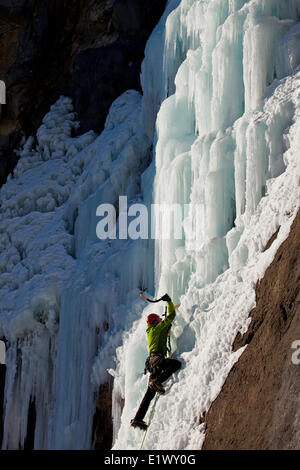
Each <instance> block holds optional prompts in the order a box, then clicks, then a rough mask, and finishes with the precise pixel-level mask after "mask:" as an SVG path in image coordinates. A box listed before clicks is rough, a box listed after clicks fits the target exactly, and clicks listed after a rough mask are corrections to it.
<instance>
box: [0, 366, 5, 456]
mask: <svg viewBox="0 0 300 470" xmlns="http://www.w3.org/2000/svg"><path fill="white" fill-rule="evenodd" d="M5 373H6V365H5V364H0V449H1V444H2V438H3V402H4V388H5Z"/></svg>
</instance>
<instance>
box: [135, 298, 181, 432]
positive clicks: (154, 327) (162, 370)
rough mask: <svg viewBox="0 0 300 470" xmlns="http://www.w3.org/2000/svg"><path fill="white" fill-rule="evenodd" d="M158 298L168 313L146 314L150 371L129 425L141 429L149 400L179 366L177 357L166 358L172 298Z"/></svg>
mask: <svg viewBox="0 0 300 470" xmlns="http://www.w3.org/2000/svg"><path fill="white" fill-rule="evenodd" d="M160 300H164V301H166V302H168V315H167V316H166V318H165V319H164V320H162V318H161V317H160V316H159V315H157V314H156V313H150V315H148V316H147V325H148V326H147V329H146V332H147V339H148V346H149V357H148V358H147V361H146V366H147V368H148V370H149V372H150V378H149V384H148V388H147V391H146V393H145V395H144V398H143V400H142V402H141V404H140V406H139V409H138V411H137V413H136V415H135V417H134V419H132V420H131V426H133V427H138V428H140V429H142V430H146V429H147V424H146V423H145V421H143V419H144V416H145V414H146V413H147V410H148V408H149V405H150V402H151V400H152V399H153V398H154V396H155V394H156V392H158V393H159V394H164V393H165V389H164V387H163V386H162V383H163V382H164V381H165V380H167V379H168V378H169V377H170V376H171V375H172V374H173V373H174V372H176V371H177V370H178V369H179V368H180V367H181V362H180V361H178V360H177V359H170V358H167V357H166V355H167V339H168V332H169V330H170V328H171V324H172V321H173V320H174V318H175V316H176V311H175V307H174V305H173V302H172V300H171V299H170V297H169V296H168V294H165V295H164V296H163V297H162V298H161V299H160Z"/></svg>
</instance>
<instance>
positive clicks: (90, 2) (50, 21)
mask: <svg viewBox="0 0 300 470" xmlns="http://www.w3.org/2000/svg"><path fill="white" fill-rule="evenodd" d="M165 5H166V0H152V1H150V0H144V1H143V2H141V1H140V0H55V1H53V0H45V1H43V2H40V1H39V0H26V1H25V0H16V1H14V2H11V1H9V0H0V49H1V57H0V80H3V81H4V82H5V84H6V91H7V99H6V103H7V104H6V105H2V109H1V110H0V185H2V184H3V183H4V182H5V181H6V178H7V175H8V174H9V173H10V172H11V171H12V170H13V168H14V166H15V164H16V162H17V158H18V157H17V155H16V154H15V152H14V149H16V148H18V146H19V144H20V141H21V139H22V137H23V138H24V137H25V138H26V137H28V136H29V135H32V134H34V132H35V130H36V129H37V128H38V127H39V125H40V123H41V120H42V118H43V116H44V115H45V113H46V112H48V110H49V107H50V106H51V104H53V103H54V102H55V101H56V100H57V98H58V97H59V96H60V95H61V94H64V95H67V96H70V97H71V98H72V99H73V102H74V106H75V111H76V112H77V113H78V119H79V120H80V122H81V127H80V130H79V132H80V133H83V132H85V131H87V130H90V129H93V130H95V131H96V132H100V131H101V130H102V128H103V124H104V121H105V118H106V115H107V112H108V109H109V107H110V105H111V103H112V102H113V101H114V99H116V98H117V97H118V96H119V95H120V94H121V93H122V92H124V91H126V90H128V89H138V90H139V89H140V77H139V74H140V66H141V61H142V59H143V54H144V49H145V44H146V41H147V39H148V37H149V35H150V33H151V31H152V30H153V28H154V26H155V25H156V23H157V22H158V20H159V18H160V16H161V14H162V12H163V10H164V7H165ZM0 106H1V105H0Z"/></svg>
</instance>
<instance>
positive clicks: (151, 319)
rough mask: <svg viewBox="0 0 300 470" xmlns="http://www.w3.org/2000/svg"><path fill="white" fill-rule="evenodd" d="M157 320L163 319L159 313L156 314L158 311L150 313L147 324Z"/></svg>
mask: <svg viewBox="0 0 300 470" xmlns="http://www.w3.org/2000/svg"><path fill="white" fill-rule="evenodd" d="M156 320H159V321H160V320H161V318H160V316H159V315H156V313H150V315H148V317H147V325H151V323H153V322H155V321H156Z"/></svg>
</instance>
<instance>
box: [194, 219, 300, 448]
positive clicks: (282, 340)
mask: <svg viewBox="0 0 300 470" xmlns="http://www.w3.org/2000/svg"><path fill="white" fill-rule="evenodd" d="M274 238H275V237H273V239H274ZM299 240H300V212H298V214H297V216H296V218H295V220H294V223H293V225H292V228H291V231H290V234H289V236H288V238H287V239H286V240H285V242H284V243H282V245H281V246H280V247H279V249H278V251H277V253H276V256H275V258H274V260H273V262H272V263H271V265H270V266H269V268H268V269H267V271H266V273H265V276H264V278H263V279H262V280H261V281H260V282H259V283H258V285H257V287H256V307H255V308H254V309H253V311H252V312H251V313H250V317H251V318H252V321H251V325H250V327H249V329H248V331H247V333H246V334H245V335H244V336H243V337H240V336H239V337H237V338H236V341H235V344H234V349H235V350H236V349H237V348H239V347H241V346H243V345H245V344H247V345H248V346H247V348H246V349H245V351H244V352H243V354H242V356H241V357H240V359H239V361H238V362H237V363H236V364H235V365H234V367H233V368H232V370H231V371H230V373H229V375H228V377H227V380H226V382H225V384H224V386H223V388H222V391H221V393H220V394H219V396H218V397H217V398H216V400H215V401H214V402H213V404H212V406H211V408H210V410H209V412H208V414H207V416H206V424H207V431H206V438H205V441H204V445H203V449H217V450H220V449H226V450H236V449H241V450H245V449H250V450H254V449H258V450H270V449H272V450H279V449H284V450H294V449H300V363H298V362H300V361H299V359H300V346H299V343H298V348H299V349H298V351H299V353H297V349H294V348H295V346H296V345H295V344H294V343H295V342H297V341H299V342H300V262H299V259H300V243H299ZM271 241H272V240H271ZM293 345H294V346H293ZM293 358H294V359H293ZM295 359H296V360H295Z"/></svg>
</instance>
